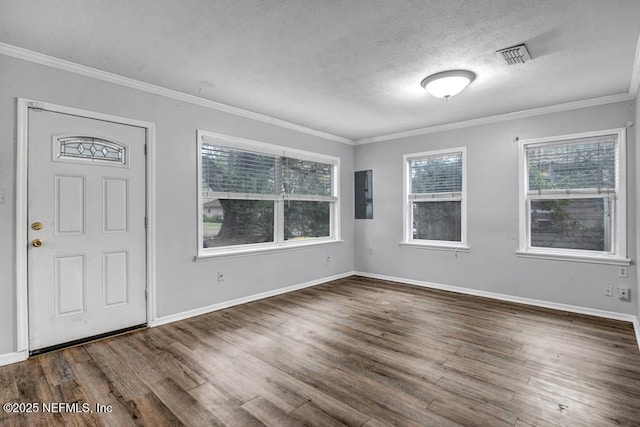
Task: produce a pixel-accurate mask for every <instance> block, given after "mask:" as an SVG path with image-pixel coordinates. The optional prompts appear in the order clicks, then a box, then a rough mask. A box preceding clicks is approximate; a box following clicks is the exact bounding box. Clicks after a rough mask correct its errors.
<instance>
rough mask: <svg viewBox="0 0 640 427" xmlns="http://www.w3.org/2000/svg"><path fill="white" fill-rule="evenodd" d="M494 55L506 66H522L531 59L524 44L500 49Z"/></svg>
mask: <svg viewBox="0 0 640 427" xmlns="http://www.w3.org/2000/svg"><path fill="white" fill-rule="evenodd" d="M496 55H498V58H500V60H501V61H502V62H504V63H505V64H506V65H516V64H524V63H525V62H526V61H529V60H530V59H531V55H530V54H529V51H528V50H527V46H525V45H524V44H519V45H517V46H512V47H508V48H506V49H500V50H499V51H497V52H496Z"/></svg>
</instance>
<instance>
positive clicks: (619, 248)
mask: <svg viewBox="0 0 640 427" xmlns="http://www.w3.org/2000/svg"><path fill="white" fill-rule="evenodd" d="M605 135H616V136H617V140H616V169H617V171H616V188H615V192H613V194H612V196H611V197H610V199H611V209H612V211H613V214H612V215H611V218H612V224H611V251H610V252H597V251H589V250H580V249H562V248H541V247H532V246H531V200H532V197H531V196H530V195H529V194H528V193H529V191H528V188H529V176H528V168H527V158H526V149H527V147H531V146H536V145H538V146H542V145H551V144H562V143H563V142H569V141H570V140H575V139H580V138H591V137H598V136H605ZM518 160H519V180H518V184H519V203H518V205H519V246H518V250H517V251H516V255H517V256H520V257H527V258H542V259H557V260H564V261H576V262H587V263H595V264H612V265H630V264H631V260H630V259H628V258H627V160H626V129H625V128H616V129H607V130H601V131H593V132H582V133H575V134H569V135H561V136H553V137H545V138H535V139H527V140H521V141H519V147H518ZM594 196H595V197H601V196H602V194H598V193H597V192H595V191H589V190H578V191H573V192H571V193H569V194H567V192H566V191H565V190H559V191H549V192H548V195H547V196H546V197H544V198H542V199H552V198H556V199H578V198H593V197H594ZM536 199H541V198H540V197H536Z"/></svg>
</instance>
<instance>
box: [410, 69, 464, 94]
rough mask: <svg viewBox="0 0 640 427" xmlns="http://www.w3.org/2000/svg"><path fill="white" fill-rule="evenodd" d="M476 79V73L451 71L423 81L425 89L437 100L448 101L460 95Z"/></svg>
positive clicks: (434, 75) (433, 75)
mask: <svg viewBox="0 0 640 427" xmlns="http://www.w3.org/2000/svg"><path fill="white" fill-rule="evenodd" d="M475 78H476V75H475V73H473V72H471V71H467V70H450V71H443V72H441V73H435V74H432V75H430V76H429V77H427V78H425V79H424V80H422V82H421V83H420V84H421V85H422V87H423V88H425V89H426V90H427V92H429V93H430V94H431V95H433V96H435V97H436V98H444V99H445V100H448V99H449V98H451V97H452V96H454V95H457V94H459V93H460V92H462V90H463V89H464V88H465V87H467V85H468V84H469V83H471V82H472V81H473V79H475Z"/></svg>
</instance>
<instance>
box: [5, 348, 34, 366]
mask: <svg viewBox="0 0 640 427" xmlns="http://www.w3.org/2000/svg"><path fill="white" fill-rule="evenodd" d="M28 358H29V352H28V351H19V352H16V353H5V354H0V366H4V365H11V364H12V363H18V362H22V361H23V360H27V359H28Z"/></svg>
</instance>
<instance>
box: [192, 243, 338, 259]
mask: <svg viewBox="0 0 640 427" xmlns="http://www.w3.org/2000/svg"><path fill="white" fill-rule="evenodd" d="M342 242H344V240H339V239H335V240H333V239H332V240H321V241H314V242H304V243H289V244H284V245H279V246H263V247H259V248H255V247H254V248H246V249H234V250H227V251H220V252H211V253H204V254H198V255H196V256H195V257H193V260H194V261H195V262H199V261H209V260H212V259H220V258H232V257H239V256H250V255H259V254H263V253H269V252H280V251H290V250H296V249H302V248H308V247H313V246H324V245H331V244H335V243H342Z"/></svg>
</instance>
